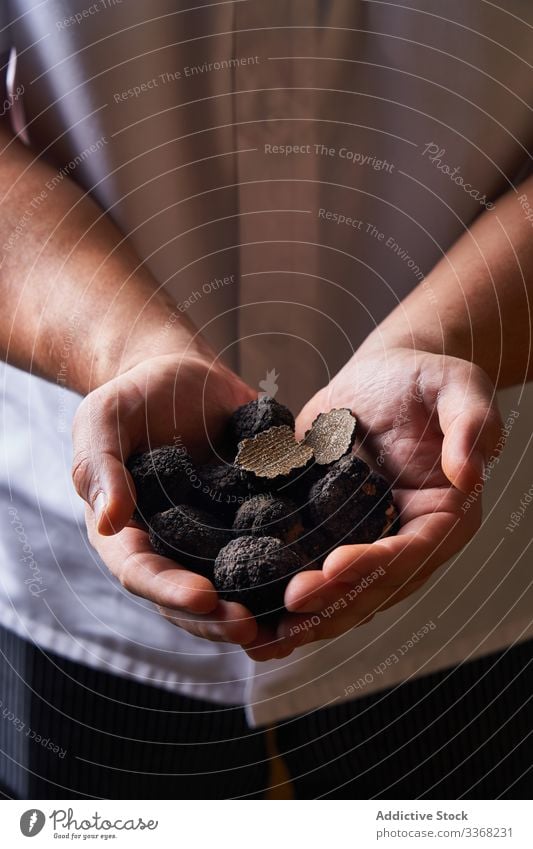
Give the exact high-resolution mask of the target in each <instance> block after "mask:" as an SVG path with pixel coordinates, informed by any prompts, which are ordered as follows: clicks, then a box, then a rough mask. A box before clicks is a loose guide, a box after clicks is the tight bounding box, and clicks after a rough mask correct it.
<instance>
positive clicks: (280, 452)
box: [235, 425, 313, 480]
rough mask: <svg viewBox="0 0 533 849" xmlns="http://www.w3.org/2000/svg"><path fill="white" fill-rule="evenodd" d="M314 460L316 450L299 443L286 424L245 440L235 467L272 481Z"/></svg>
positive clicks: (241, 444) (240, 446)
mask: <svg viewBox="0 0 533 849" xmlns="http://www.w3.org/2000/svg"><path fill="white" fill-rule="evenodd" d="M312 458H313V449H312V448H310V446H308V445H305V444H304V443H303V442H297V440H296V439H295V436H294V432H293V431H292V430H291V429H290V427H287V426H286V425H283V426H282V427H271V428H270V429H269V430H265V431H263V432H262V433H259V434H258V435H257V436H254V437H253V438H252V439H244V440H243V441H242V442H241V443H240V445H239V450H238V452H237V457H236V459H235V465H236V466H238V467H239V468H241V469H245V470H246V471H248V472H252V473H253V474H254V475H256V476H257V477H258V478H266V479H267V480H273V479H275V478H280V477H281V478H283V477H285V478H287V477H288V476H289V475H291V474H292V473H294V472H295V471H296V470H297V469H301V468H303V467H304V466H306V465H307V464H308V463H309V462H310V461H311V460H312Z"/></svg>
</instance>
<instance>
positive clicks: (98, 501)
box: [93, 492, 107, 525]
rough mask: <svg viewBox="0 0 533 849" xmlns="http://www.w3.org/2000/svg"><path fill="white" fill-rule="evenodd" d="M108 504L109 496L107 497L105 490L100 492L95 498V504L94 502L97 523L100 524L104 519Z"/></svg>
mask: <svg viewBox="0 0 533 849" xmlns="http://www.w3.org/2000/svg"><path fill="white" fill-rule="evenodd" d="M106 505H107V498H106V494H105V492H99V493H98V495H97V496H96V498H95V500H94V504H93V512H94V515H95V516H96V524H97V525H99V524H100V522H101V520H102V516H103V515H104V513H105V508H106Z"/></svg>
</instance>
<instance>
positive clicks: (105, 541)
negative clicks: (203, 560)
mask: <svg viewBox="0 0 533 849" xmlns="http://www.w3.org/2000/svg"><path fill="white" fill-rule="evenodd" d="M86 521H87V528H88V531H89V540H90V542H91V543H92V545H93V546H94V547H95V548H96V550H97V551H98V553H99V554H100V556H101V557H102V559H103V560H104V562H105V564H106V565H107V567H108V569H109V571H110V572H111V573H112V574H113V575H115V577H116V578H118V580H119V581H120V583H121V584H122V586H123V587H124V589H126V590H127V591H128V592H130V593H133V595H137V596H141V598H146V599H148V601H152V602H153V603H154V604H157V605H159V606H161V607H168V608H171V609H173V610H186V611H189V612H191V613H195V614H207V613H211V612H212V611H213V610H215V608H216V607H217V604H218V594H217V592H216V590H215V588H214V586H213V584H212V583H211V582H210V581H208V580H207V578H204V577H203V576H202V575H197V574H195V573H194V572H189V571H188V570H187V569H184V568H183V567H181V566H180V565H179V564H177V563H175V562H174V561H173V560H169V559H168V558H166V557H161V556H160V555H158V554H155V552H154V551H153V549H152V547H151V545H150V540H149V537H148V534H147V533H146V531H143V530H140V529H139V528H124V529H123V530H122V531H121V532H120V533H119V534H117V535H115V536H113V537H104V536H102V535H101V534H99V533H98V531H97V530H96V523H95V519H94V516H93V514H92V511H91V510H90V509H89V508H87V509H86Z"/></svg>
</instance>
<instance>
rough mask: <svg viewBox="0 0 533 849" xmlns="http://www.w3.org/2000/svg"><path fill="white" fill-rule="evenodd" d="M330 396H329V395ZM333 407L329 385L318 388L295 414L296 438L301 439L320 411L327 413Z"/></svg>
mask: <svg viewBox="0 0 533 849" xmlns="http://www.w3.org/2000/svg"><path fill="white" fill-rule="evenodd" d="M330 396H331V397H330ZM332 407H333V397H332V393H331V392H330V391H329V387H324V388H323V389H319V390H318V392H317V393H316V395H313V397H312V398H311V399H310V401H308V402H307V403H306V404H305V405H304V406H303V407H302V409H301V410H300V412H299V413H298V415H297V416H296V422H295V433H296V438H297V439H303V437H304V436H305V433H306V431H308V430H309V428H310V427H311V425H312V424H313V422H314V420H315V419H316V417H317V416H318V415H319V414H320V413H327V412H328V410H331V409H332Z"/></svg>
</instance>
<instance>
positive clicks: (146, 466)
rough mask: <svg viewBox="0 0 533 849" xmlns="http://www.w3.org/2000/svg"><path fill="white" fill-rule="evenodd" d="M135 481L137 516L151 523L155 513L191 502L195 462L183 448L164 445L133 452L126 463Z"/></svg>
mask: <svg viewBox="0 0 533 849" xmlns="http://www.w3.org/2000/svg"><path fill="white" fill-rule="evenodd" d="M126 467H127V469H128V470H129V473H130V474H131V476H132V478H133V483H134V484H135V492H136V509H135V514H134V516H135V518H136V519H140V520H141V521H143V522H146V523H148V522H149V520H150V518H151V517H152V516H153V515H154V514H155V513H160V512H161V511H162V510H167V509H168V508H169V507H173V506H174V505H175V504H180V503H182V502H185V501H188V500H189V497H190V494H191V484H190V475H191V473H194V465H193V462H192V460H191V458H190V457H189V455H188V453H187V451H186V450H185V448H183V447H177V446H175V445H164V446H163V447H162V448H154V449H153V450H152V451H146V452H145V453H144V454H134V455H133V456H132V457H130V458H129V460H128V462H127V463H126Z"/></svg>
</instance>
